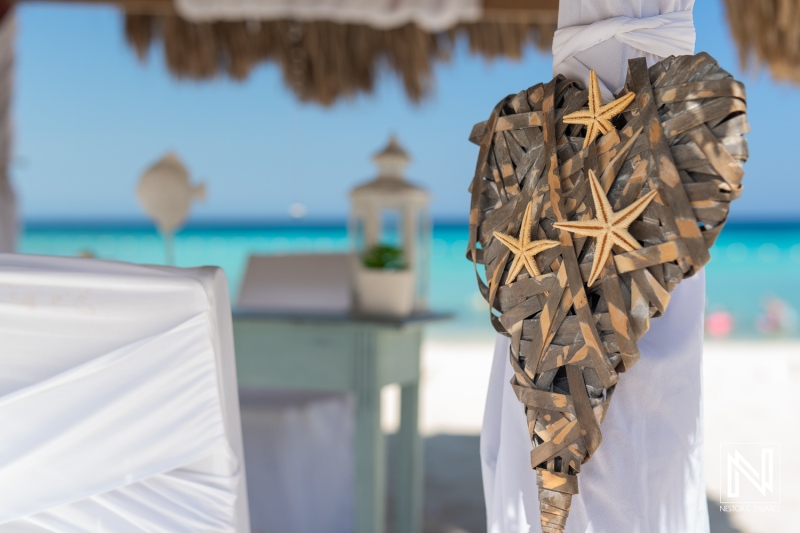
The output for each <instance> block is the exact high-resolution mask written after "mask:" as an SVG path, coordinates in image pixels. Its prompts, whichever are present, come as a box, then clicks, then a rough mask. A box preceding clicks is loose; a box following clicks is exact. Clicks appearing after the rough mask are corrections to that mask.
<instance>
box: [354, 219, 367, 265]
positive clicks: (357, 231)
mask: <svg viewBox="0 0 800 533" xmlns="http://www.w3.org/2000/svg"><path fill="white" fill-rule="evenodd" d="M352 232H353V236H352V239H353V247H354V248H355V250H356V253H357V254H358V255H359V256H360V255H363V253H364V248H365V237H364V219H363V218H361V217H356V218H355V220H354V221H353V225H352Z"/></svg>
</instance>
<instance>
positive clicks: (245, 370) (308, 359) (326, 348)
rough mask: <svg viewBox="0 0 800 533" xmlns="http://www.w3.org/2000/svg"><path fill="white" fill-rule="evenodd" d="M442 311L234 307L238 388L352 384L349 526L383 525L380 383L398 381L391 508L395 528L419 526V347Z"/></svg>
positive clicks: (369, 529) (369, 531)
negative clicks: (381, 313)
mask: <svg viewBox="0 0 800 533" xmlns="http://www.w3.org/2000/svg"><path fill="white" fill-rule="evenodd" d="M448 317H449V316H448V315H444V314H434V313H424V314H417V315H413V316H411V317H409V318H408V319H405V320H386V321H383V320H376V319H374V318H372V319H370V318H366V317H358V316H352V315H328V316H298V315H278V314H272V313H269V314H261V313H258V314H256V313H246V314H245V313H234V318H233V332H234V339H235V342H236V365H237V371H238V376H239V386H240V387H242V388H245V387H246V388H259V387H261V388H270V389H294V390H298V389H300V390H309V391H342V392H351V393H353V394H354V395H355V399H356V413H355V416H356V436H355V438H356V449H355V454H356V457H355V461H356V476H355V479H356V488H355V490H356V493H355V504H356V531H357V533H382V532H383V531H385V514H386V513H385V509H386V507H385V504H386V472H385V465H386V444H385V436H384V434H383V432H382V430H381V389H382V388H383V387H384V386H385V385H389V384H392V383H396V384H398V385H400V388H401V402H400V408H401V412H400V429H399V433H398V438H397V444H398V446H397V461H396V463H395V464H394V465H393V467H394V468H395V469H396V475H394V476H393V479H395V486H394V487H393V488H394V491H393V494H394V502H393V503H394V509H395V513H396V516H397V522H396V524H395V528H394V530H395V531H396V532H397V533H419V532H420V531H422V492H423V461H422V443H421V440H420V436H419V430H418V414H419V376H420V349H421V344H422V333H423V328H424V326H425V325H426V324H428V323H430V322H432V321H436V320H442V319H446V318H448Z"/></svg>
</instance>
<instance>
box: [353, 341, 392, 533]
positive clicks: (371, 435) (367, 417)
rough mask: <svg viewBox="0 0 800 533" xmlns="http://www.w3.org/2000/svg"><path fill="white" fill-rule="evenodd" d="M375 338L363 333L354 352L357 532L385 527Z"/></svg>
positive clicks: (372, 532)
mask: <svg viewBox="0 0 800 533" xmlns="http://www.w3.org/2000/svg"><path fill="white" fill-rule="evenodd" d="M374 345H375V339H374V337H373V336H372V335H370V334H362V335H361V338H360V339H359V348H358V350H357V353H356V365H355V369H356V375H355V390H356V479H355V486H356V487H355V488H356V494H355V496H356V500H355V507H356V533H383V531H384V530H385V525H386V512H385V505H386V442H385V437H384V435H383V430H382V429H381V388H380V386H379V385H378V378H377V372H376V368H375V366H376V363H375V356H374Z"/></svg>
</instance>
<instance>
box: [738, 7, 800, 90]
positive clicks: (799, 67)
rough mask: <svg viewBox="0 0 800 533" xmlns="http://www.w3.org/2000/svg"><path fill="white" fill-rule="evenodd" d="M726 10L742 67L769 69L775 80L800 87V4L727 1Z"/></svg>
mask: <svg viewBox="0 0 800 533" xmlns="http://www.w3.org/2000/svg"><path fill="white" fill-rule="evenodd" d="M725 7H726V9H727V12H728V22H729V23H730V25H731V33H732V34H733V38H734V39H735V40H736V42H737V44H738V45H739V58H740V60H741V63H742V66H743V67H745V68H747V67H748V66H750V65H751V64H753V63H755V64H756V65H759V66H766V67H768V68H769V70H770V73H771V74H772V77H773V78H775V79H776V80H783V81H791V82H794V83H800V1H798V0H725Z"/></svg>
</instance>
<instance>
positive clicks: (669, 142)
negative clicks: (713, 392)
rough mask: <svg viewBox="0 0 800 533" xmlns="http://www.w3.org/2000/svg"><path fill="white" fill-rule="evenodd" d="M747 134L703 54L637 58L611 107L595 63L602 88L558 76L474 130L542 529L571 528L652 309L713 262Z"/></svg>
mask: <svg viewBox="0 0 800 533" xmlns="http://www.w3.org/2000/svg"><path fill="white" fill-rule="evenodd" d="M586 107H588V109H584V108H586ZM584 126H585V128H584ZM747 131H748V125H747V119H746V115H745V93H744V86H743V85H742V84H741V83H740V82H738V81H736V80H734V79H733V78H732V77H731V75H730V74H728V73H727V72H725V71H724V70H722V69H721V68H720V67H719V66H718V65H717V63H716V61H714V59H713V58H711V57H710V56H709V55H707V54H704V53H701V54H698V55H695V56H680V57H670V58H667V59H665V60H663V61H661V62H659V63H657V64H656V65H654V66H653V67H651V68H649V69H648V68H647V66H646V63H645V61H644V59H635V60H632V61H630V64H629V72H628V81H627V84H626V87H625V89H624V90H623V91H622V94H621V95H620V97H619V98H618V99H617V100H615V101H613V102H611V103H609V104H606V105H603V104H602V102H601V100H600V92H599V89H598V86H597V79H596V77H595V75H594V73H592V76H591V80H590V87H589V91H586V90H584V89H583V88H582V87H581V86H580V84H578V83H577V82H575V81H571V80H567V79H565V78H564V77H563V76H557V77H556V78H555V79H553V80H552V81H550V82H549V83H547V84H538V85H535V86H533V87H531V88H529V89H528V90H526V91H522V92H520V93H519V94H515V95H510V96H508V97H506V98H505V99H503V100H502V101H501V102H500V103H499V104H498V105H497V106H496V107H495V109H494V111H493V112H492V114H491V116H490V118H489V120H488V121H486V122H482V123H480V124H477V125H476V126H475V128H474V129H473V131H472V135H471V140H473V141H474V142H476V143H477V144H479V145H480V153H479V155H478V163H477V168H476V172H475V177H474V179H473V182H472V186H471V189H470V190H471V193H472V206H471V212H470V240H469V247H468V256H469V258H470V259H471V260H472V261H473V262H474V263H475V268H476V276H477V278H478V285H479V287H480V290H481V293H482V294H483V296H484V297H485V298H486V299H487V301H488V302H489V303H490V305H491V308H492V310H493V311H492V313H491V322H492V324H493V325H494V327H495V329H496V330H497V331H498V332H500V333H502V334H504V335H507V336H509V337H510V338H511V353H510V358H511V365H512V367H513V368H514V377H513V379H512V382H511V386H512V387H513V389H514V392H515V393H516V395H517V397H518V398H519V400H520V401H521V402H522V403H523V404H524V406H525V414H526V417H527V423H528V430H529V433H530V437H531V444H532V445H533V451H532V452H531V466H532V468H535V469H536V478H537V483H538V485H539V501H540V505H541V523H542V529H543V531H544V532H545V533H547V532H561V531H563V529H564V524H565V523H566V519H567V516H568V515H569V509H570V503H571V500H572V495H573V494H577V493H578V477H577V474H578V473H579V472H580V468H581V465H582V464H583V463H584V462H586V461H587V460H589V458H590V457H591V456H592V454H593V453H594V451H595V450H596V449H597V447H598V446H599V445H600V442H601V440H602V435H601V432H600V423H601V422H602V421H603V419H604V417H605V415H606V413H607V411H608V408H609V402H610V400H611V396H612V394H613V392H614V389H615V387H616V385H617V383H618V382H619V381H620V373H621V372H624V371H625V370H628V369H630V368H631V366H633V364H634V363H636V361H637V360H638V359H639V351H638V348H637V341H638V339H640V338H641V337H642V335H644V333H645V332H646V331H647V330H648V328H649V321H650V318H651V317H657V316H660V315H661V314H662V313H663V312H664V310H665V309H666V307H667V305H668V303H669V299H670V294H669V293H670V291H672V289H674V288H675V286H676V285H677V284H678V283H679V282H680V281H681V280H682V279H683V278H684V277H688V276H691V275H693V274H695V273H696V272H697V271H699V270H700V269H701V268H702V267H703V265H705V264H706V263H707V262H708V260H709V258H710V256H709V248H710V247H711V246H712V245H713V244H714V241H715V240H716V238H717V236H718V235H719V232H720V230H721V229H722V226H723V225H724V223H725V220H726V218H727V215H728V208H729V204H730V202H731V201H732V200H734V199H736V198H738V197H739V195H740V194H741V190H742V186H741V180H742V177H743V174H744V173H743V170H742V162H743V161H745V160H746V159H747V143H746V141H745V139H744V137H742V135H743V134H744V133H746V132H747ZM479 263H480V264H483V265H484V266H485V276H486V282H484V281H483V280H482V278H481V276H480V274H479V273H478V270H477V264H479ZM623 386H624V385H623ZM643 489H646V487H643Z"/></svg>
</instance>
